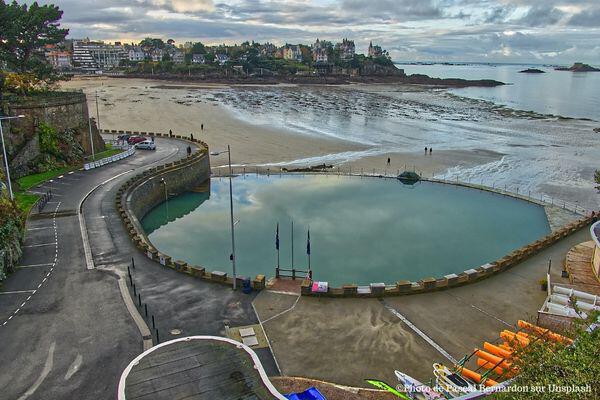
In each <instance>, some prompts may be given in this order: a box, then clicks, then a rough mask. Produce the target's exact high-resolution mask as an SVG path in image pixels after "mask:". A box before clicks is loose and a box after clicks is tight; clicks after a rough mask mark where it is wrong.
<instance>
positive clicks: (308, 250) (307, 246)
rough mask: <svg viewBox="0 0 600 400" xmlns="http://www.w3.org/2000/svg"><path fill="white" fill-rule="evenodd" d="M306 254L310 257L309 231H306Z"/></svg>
mask: <svg viewBox="0 0 600 400" xmlns="http://www.w3.org/2000/svg"><path fill="white" fill-rule="evenodd" d="M306 254H308V255H309V256H310V229H309V230H308V240H307V241H306Z"/></svg>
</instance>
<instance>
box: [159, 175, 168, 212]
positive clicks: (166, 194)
mask: <svg viewBox="0 0 600 400" xmlns="http://www.w3.org/2000/svg"><path fill="white" fill-rule="evenodd" d="M160 183H162V184H163V186H164V187H165V205H166V207H167V220H168V219H169V192H168V191H167V181H165V178H160Z"/></svg>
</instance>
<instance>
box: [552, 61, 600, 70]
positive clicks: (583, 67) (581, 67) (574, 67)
mask: <svg viewBox="0 0 600 400" xmlns="http://www.w3.org/2000/svg"><path fill="white" fill-rule="evenodd" d="M554 69H555V70H556V71H571V72H599V71H600V69H598V68H594V67H592V66H591V65H588V64H584V63H580V62H576V63H575V64H573V65H571V66H570V67H556V68H554Z"/></svg>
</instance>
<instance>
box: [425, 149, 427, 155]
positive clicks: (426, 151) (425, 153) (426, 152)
mask: <svg viewBox="0 0 600 400" xmlns="http://www.w3.org/2000/svg"><path fill="white" fill-rule="evenodd" d="M425 155H427V147H425Z"/></svg>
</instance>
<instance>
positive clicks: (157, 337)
mask: <svg viewBox="0 0 600 400" xmlns="http://www.w3.org/2000/svg"><path fill="white" fill-rule="evenodd" d="M159 343H160V337H159V336H158V329H157V330H156V344H159Z"/></svg>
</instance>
